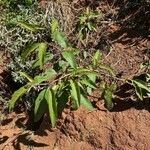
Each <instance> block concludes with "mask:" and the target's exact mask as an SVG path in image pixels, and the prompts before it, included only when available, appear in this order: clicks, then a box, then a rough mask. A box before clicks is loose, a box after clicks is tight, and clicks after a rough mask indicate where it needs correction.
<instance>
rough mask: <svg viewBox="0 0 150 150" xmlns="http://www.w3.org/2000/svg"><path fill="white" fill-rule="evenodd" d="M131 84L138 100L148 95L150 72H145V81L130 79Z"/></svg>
mask: <svg viewBox="0 0 150 150" xmlns="http://www.w3.org/2000/svg"><path fill="white" fill-rule="evenodd" d="M132 85H133V86H134V88H135V92H136V95H137V96H138V98H139V99H140V100H144V99H145V98H149V97H150V74H149V73H146V74H145V81H144V80H142V79H134V80H132Z"/></svg>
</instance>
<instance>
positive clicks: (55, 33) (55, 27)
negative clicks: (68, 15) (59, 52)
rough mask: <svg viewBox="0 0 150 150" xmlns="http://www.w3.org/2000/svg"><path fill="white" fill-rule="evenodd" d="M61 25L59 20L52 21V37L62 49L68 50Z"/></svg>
mask: <svg viewBox="0 0 150 150" xmlns="http://www.w3.org/2000/svg"><path fill="white" fill-rule="evenodd" d="M59 28H60V27H59V23H58V20H57V19H52V23H51V36H52V38H53V40H54V41H55V42H57V43H58V44H59V45H60V46H61V47H62V48H67V46H68V42H67V38H66V36H65V35H64V34H63V33H62V32H61V31H60V30H59Z"/></svg>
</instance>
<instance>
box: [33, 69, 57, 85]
mask: <svg viewBox="0 0 150 150" xmlns="http://www.w3.org/2000/svg"><path fill="white" fill-rule="evenodd" d="M56 74H57V73H56V72H55V70H54V69H52V68H50V69H48V70H46V71H45V72H44V73H42V74H41V75H37V76H35V77H34V82H35V83H36V84H40V83H42V82H44V81H49V80H52V79H54V78H55V76H56Z"/></svg>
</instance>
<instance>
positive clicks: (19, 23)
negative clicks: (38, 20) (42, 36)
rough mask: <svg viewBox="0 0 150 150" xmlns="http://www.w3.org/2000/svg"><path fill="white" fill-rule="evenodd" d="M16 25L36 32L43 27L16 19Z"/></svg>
mask: <svg viewBox="0 0 150 150" xmlns="http://www.w3.org/2000/svg"><path fill="white" fill-rule="evenodd" d="M18 25H19V26H20V27H22V28H24V29H27V30H29V31H31V32H36V31H38V30H40V29H43V28H41V27H39V26H38V25H34V24H29V23H26V22H22V21H18Z"/></svg>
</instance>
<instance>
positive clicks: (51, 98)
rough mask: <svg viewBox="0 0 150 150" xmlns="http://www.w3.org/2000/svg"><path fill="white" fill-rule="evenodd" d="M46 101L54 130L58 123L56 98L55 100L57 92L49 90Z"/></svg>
mask: <svg viewBox="0 0 150 150" xmlns="http://www.w3.org/2000/svg"><path fill="white" fill-rule="evenodd" d="M45 99H46V100H47V103H48V109H49V116H50V120H51V124H52V128H54V127H55V125H56V121H57V117H58V114H57V103H56V98H55V92H54V90H53V89H49V88H48V89H47V91H46V94H45Z"/></svg>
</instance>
